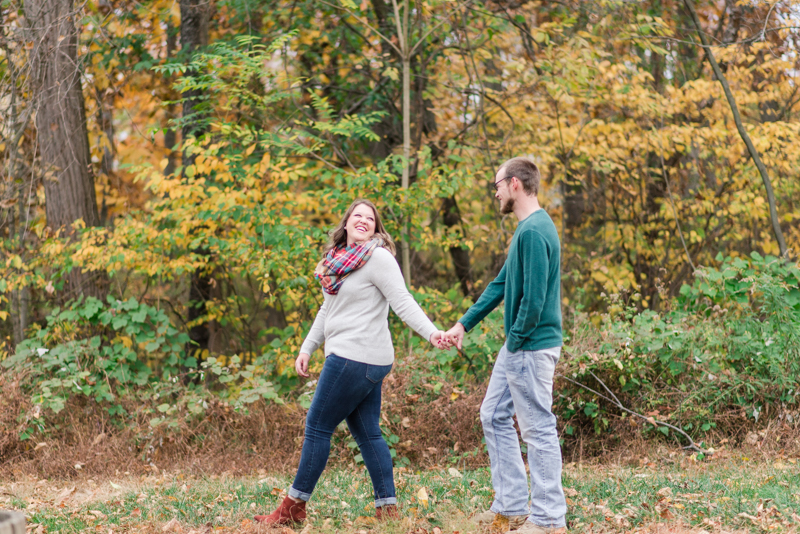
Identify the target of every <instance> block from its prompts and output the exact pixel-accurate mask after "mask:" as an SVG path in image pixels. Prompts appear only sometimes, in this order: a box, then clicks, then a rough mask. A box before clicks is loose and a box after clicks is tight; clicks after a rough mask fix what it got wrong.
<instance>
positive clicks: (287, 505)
mask: <svg viewBox="0 0 800 534" xmlns="http://www.w3.org/2000/svg"><path fill="white" fill-rule="evenodd" d="M305 518H306V502H305V501H295V500H294V499H292V498H291V497H289V496H288V495H287V496H286V497H284V499H283V502H281V504H280V506H278V509H277V510H275V511H274V512H272V513H271V514H269V515H257V516H255V517H254V518H253V519H255V520H256V521H257V522H259V523H261V524H263V525H292V524H294V523H302V522H303V521H304V520H305Z"/></svg>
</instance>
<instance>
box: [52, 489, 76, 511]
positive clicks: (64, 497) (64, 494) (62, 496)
mask: <svg viewBox="0 0 800 534" xmlns="http://www.w3.org/2000/svg"><path fill="white" fill-rule="evenodd" d="M73 493H75V486H72V487H71V488H65V489H64V490H63V491H62V492H61V493H59V494H58V496H57V497H56V500H55V505H56V506H60V505H61V504H62V503H63V502H64V501H66V500H67V499H69V497H70V495H72V494H73Z"/></svg>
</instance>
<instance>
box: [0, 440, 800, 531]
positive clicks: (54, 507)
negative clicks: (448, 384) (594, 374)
mask: <svg viewBox="0 0 800 534" xmlns="http://www.w3.org/2000/svg"><path fill="white" fill-rule="evenodd" d="M156 469H157V468H156ZM396 482H397V489H398V499H399V501H400V505H401V512H402V519H400V520H398V521H393V522H389V523H384V524H380V525H378V524H376V523H375V522H374V519H373V518H372V516H373V515H374V508H373V505H372V498H371V497H372V495H371V484H370V481H369V478H368V476H367V475H366V472H365V470H364V468H363V466H358V465H353V466H351V467H346V466H344V467H343V466H337V467H335V468H331V469H329V470H328V471H326V472H325V473H324V475H323V479H322V480H321V481H320V485H319V486H318V488H317V491H316V492H315V494H314V498H313V500H312V501H311V503H310V505H309V512H310V514H309V520H308V521H307V523H306V524H305V525H302V526H301V527H299V528H298V529H297V530H298V531H302V532H303V533H304V534H313V533H316V532H319V533H327V532H344V533H349V534H372V533H376V532H381V533H383V532H387V533H397V534H408V533H417V534H456V533H458V534H468V533H475V534H483V533H480V532H479V531H478V529H477V528H476V527H475V526H474V525H472V523H471V521H470V520H469V517H470V516H471V515H472V514H474V513H475V512H477V511H482V510H484V509H486V508H487V507H488V506H489V505H490V503H491V499H492V489H491V481H490V476H489V471H488V469H478V470H467V469H464V468H463V467H461V466H459V465H455V464H454V465H449V466H441V467H439V468H436V469H430V470H425V471H419V472H417V471H412V470H410V469H407V468H397V469H396ZM290 483H291V477H290V476H289V474H287V473H284V474H279V473H267V472H266V471H263V470H262V471H261V472H258V473H253V476H245V477H240V476H232V475H228V474H226V473H223V474H222V475H213V476H201V475H197V474H192V475H189V474H187V473H184V472H179V471H169V470H158V471H157V472H156V471H155V470H154V471H153V472H152V473H149V474H147V475H143V476H141V475H140V476H134V475H130V474H128V473H115V474H113V475H111V476H106V477H102V478H101V477H95V478H81V477H77V478H74V479H71V480H39V479H36V478H35V477H31V476H17V477H15V479H14V480H13V481H2V480H0V508H10V509H20V510H22V511H24V512H25V514H26V516H27V518H28V528H29V532H30V533H31V534H44V533H48V534H71V533H75V532H96V533H102V534H122V533H137V532H142V533H150V532H154V533H162V534H163V533H170V532H172V533H176V534H180V533H184V534H212V533H215V532H220V533H228V532H235V533H256V532H267V531H268V529H265V528H264V527H260V526H259V525H256V524H254V523H253V522H252V520H251V519H252V516H253V515H255V514H256V513H269V512H270V511H272V510H273V509H274V508H275V506H276V505H277V503H278V501H279V499H281V498H282V497H283V495H285V490H286V488H287V487H288V486H289V484H290ZM564 487H565V492H566V494H567V498H568V504H569V512H568V517H567V520H568V523H569V529H570V531H571V532H597V531H602V532H641V533H642V534H645V533H648V534H649V533H653V534H655V533H659V534H667V533H688V532H694V533H696V534H703V533H702V531H706V532H707V533H713V532H725V531H727V532H732V531H743V532H744V531H748V532H773V531H774V532H792V533H795V532H800V462H798V461H797V459H795V458H781V457H780V456H779V457H777V458H770V459H764V458H761V459H758V460H751V459H750V458H747V457H745V456H742V455H740V454H739V453H735V452H729V453H728V454H726V455H718V456H717V458H713V457H712V458H711V459H704V460H697V459H696V458H695V457H694V456H688V455H686V454H684V453H681V452H672V453H669V454H667V455H663V456H661V457H660V458H657V459H654V460H652V461H651V460H650V459H648V458H639V459H638V460H637V461H635V462H629V465H603V464H600V463H593V464H580V465H578V464H574V463H570V464H567V465H566V466H565V468H564ZM501 527H502V525H496V528H501ZM282 530H283V532H281V534H291V532H289V531H288V530H287V529H282ZM273 532H279V531H273Z"/></svg>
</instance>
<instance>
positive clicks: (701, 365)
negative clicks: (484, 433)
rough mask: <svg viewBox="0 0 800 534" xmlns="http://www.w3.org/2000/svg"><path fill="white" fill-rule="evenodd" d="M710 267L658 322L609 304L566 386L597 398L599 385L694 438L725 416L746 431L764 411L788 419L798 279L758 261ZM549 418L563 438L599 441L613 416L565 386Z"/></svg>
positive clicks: (797, 344)
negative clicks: (555, 414) (561, 427)
mask: <svg viewBox="0 0 800 534" xmlns="http://www.w3.org/2000/svg"><path fill="white" fill-rule="evenodd" d="M718 261H721V265H720V266H719V268H704V269H701V270H699V271H698V272H697V273H696V279H695V281H694V283H693V284H692V285H691V286H688V285H687V286H684V287H682V288H681V291H680V295H679V297H678V298H676V299H674V301H673V302H671V303H670V306H669V309H667V310H666V311H664V312H661V313H657V312H654V311H651V310H644V311H641V312H637V311H636V310H635V309H633V308H631V307H629V306H623V305H622V303H620V300H619V298H618V297H614V298H611V299H609V300H610V309H611V310H615V311H614V312H612V313H608V314H606V315H604V316H603V318H602V322H601V324H600V326H599V329H597V330H596V331H595V334H596V336H597V345H596V346H597V348H596V349H595V350H589V351H584V352H582V353H580V354H574V355H573V356H574V357H572V358H569V359H568V365H567V369H566V372H565V374H566V376H567V377H569V378H571V379H572V380H574V381H575V382H579V383H582V384H586V385H590V387H592V388H593V389H595V390H596V391H600V392H603V393H605V391H604V389H603V385H602V384H599V383H598V381H602V382H603V383H604V384H605V386H607V387H608V388H609V389H611V390H612V391H613V392H614V394H615V395H616V396H618V397H619V398H620V400H621V401H622V402H623V404H626V405H627V406H628V407H629V408H631V409H634V410H636V411H638V412H640V413H644V414H647V415H655V416H658V417H659V418H660V419H662V420H665V421H668V422H670V423H671V424H673V425H676V426H679V427H680V428H682V429H683V430H685V431H686V432H688V433H690V434H691V435H695V436H699V435H702V434H703V433H704V432H708V431H710V430H711V429H713V428H715V427H717V426H718V425H719V424H720V423H722V422H723V421H730V417H729V416H730V415H731V414H736V415H737V416H741V415H742V414H745V415H746V417H748V418H750V419H752V420H755V421H758V419H759V416H760V415H761V414H762V413H765V412H768V411H772V413H773V414H774V415H778V413H779V412H780V413H781V414H782V415H786V416H788V417H790V418H791V417H794V416H796V413H795V412H796V409H797V403H798V397H797V395H798V391H800V288H798V281H800V269H798V267H797V265H793V264H790V263H787V262H785V261H782V260H779V259H777V258H773V257H767V258H762V257H761V256H760V255H759V254H757V253H753V254H752V255H751V258H749V259H745V258H722V257H721V256H720V257H718ZM582 324H583V325H584V328H590V329H593V328H594V327H593V326H589V325H591V323H589V322H588V321H584V322H583V323H582ZM568 350H569V349H568ZM557 409H558V410H559V411H560V412H561V413H562V415H563V417H564V418H566V419H567V420H569V424H568V425H567V427H566V428H565V433H566V434H567V436H569V435H570V434H571V433H572V431H573V430H574V428H573V426H574V425H575V424H581V423H586V422H591V424H592V425H593V427H594V429H595V431H596V432H598V433H599V432H602V431H603V430H604V429H606V428H608V427H609V418H608V413H609V411H611V412H614V411H615V409H614V408H609V404H608V403H607V402H605V401H602V400H601V399H599V397H597V396H596V395H594V394H592V393H590V392H588V391H587V390H586V389H582V388H580V387H578V386H575V385H574V384H572V383H570V384H568V385H567V387H566V388H565V389H563V390H562V391H561V395H560V396H559V398H558V407H557ZM793 414H794V415H793ZM647 427H648V429H650V430H652V429H653V426H652V425H647ZM658 430H659V431H661V432H663V433H664V434H669V430H668V429H667V428H666V427H663V426H662V427H659V428H658Z"/></svg>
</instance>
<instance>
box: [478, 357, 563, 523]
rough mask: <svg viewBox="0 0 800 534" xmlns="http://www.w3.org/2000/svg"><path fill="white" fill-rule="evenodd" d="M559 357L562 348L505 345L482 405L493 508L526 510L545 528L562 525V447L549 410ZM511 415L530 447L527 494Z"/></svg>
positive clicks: (509, 513)
mask: <svg viewBox="0 0 800 534" xmlns="http://www.w3.org/2000/svg"><path fill="white" fill-rule="evenodd" d="M559 356H561V347H554V348H552V349H545V350H536V351H519V352H513V353H512V352H508V350H507V349H506V347H505V345H503V348H502V349H500V354H498V356H497V361H496V362H495V364H494V369H493V370H492V378H491V380H489V387H488V389H487V390H486V397H484V399H483V404H481V423H482V424H483V434H484V436H486V446H487V447H488V449H489V460H490V462H491V466H492V485H493V486H494V492H495V499H494V503H492V507H491V510H492V511H493V512H494V513H496V514H502V515H505V516H512V515H517V516H519V515H528V514H530V516H529V517H528V521H531V522H533V523H534V524H536V525H538V526H540V527H544V528H561V527H564V526H566V523H565V521H564V515H565V514H566V512H567V503H566V500H565V499H564V490H563V488H562V487H561V446H560V445H559V443H558V434H557V432H556V416H555V415H553V412H552V407H553V374H554V373H555V368H556V363H557V362H558V358H559ZM514 413H516V414H517V422H518V423H519V428H520V431H521V433H522V440H523V441H524V442H525V444H526V445H527V447H528V465H529V466H530V471H531V491H530V492H529V491H528V476H527V475H526V473H525V464H524V463H523V461H522V452H521V450H520V447H519V438H518V437H517V431H516V430H515V429H514V421H513V419H512V417H513V416H514ZM529 495H530V506H528V497H529Z"/></svg>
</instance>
